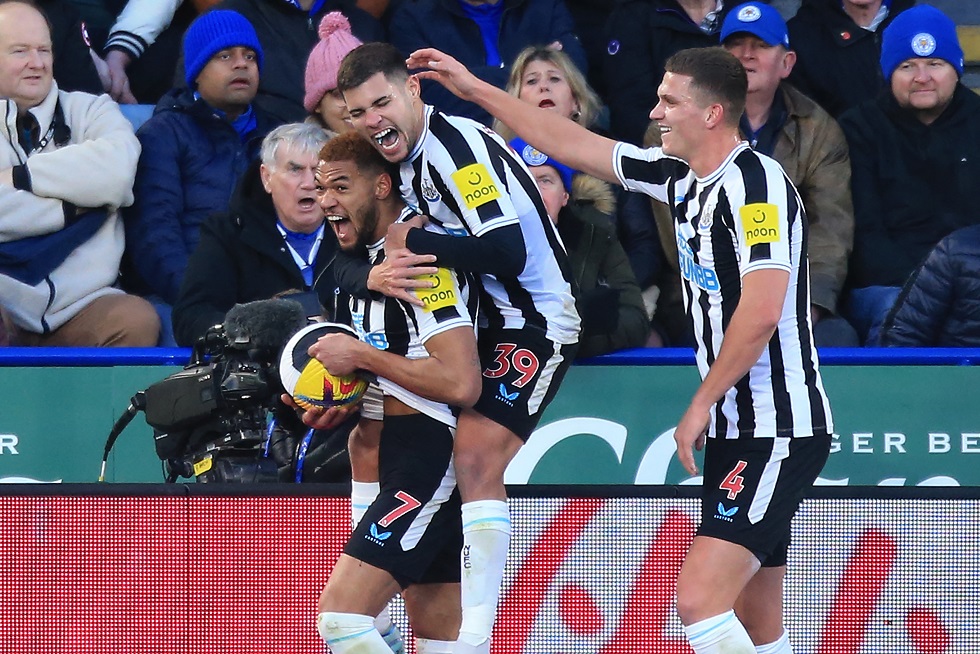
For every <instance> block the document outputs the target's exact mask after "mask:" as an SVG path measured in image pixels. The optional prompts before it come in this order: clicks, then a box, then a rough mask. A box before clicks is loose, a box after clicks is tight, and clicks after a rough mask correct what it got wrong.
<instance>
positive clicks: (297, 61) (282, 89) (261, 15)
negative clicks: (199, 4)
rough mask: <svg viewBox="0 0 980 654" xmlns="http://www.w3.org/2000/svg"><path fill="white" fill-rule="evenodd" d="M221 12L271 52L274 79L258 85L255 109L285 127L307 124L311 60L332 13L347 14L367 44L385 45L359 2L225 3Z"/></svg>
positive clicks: (267, 77)
mask: <svg viewBox="0 0 980 654" xmlns="http://www.w3.org/2000/svg"><path fill="white" fill-rule="evenodd" d="M215 7H216V8H218V9H233V10H234V11H237V12H238V13H240V14H242V15H243V16H245V18H247V19H248V20H249V22H250V23H252V25H253V26H254V27H255V31H256V32H258V35H259V41H260V42H262V43H267V44H274V47H273V45H270V46H268V47H267V51H266V53H265V55H266V62H265V63H266V67H267V70H269V71H275V74H271V75H265V76H263V77H262V79H261V80H260V81H259V93H258V95H257V96H256V97H255V104H256V105H257V106H258V107H261V108H262V109H263V110H265V111H266V112H267V113H269V114H271V115H272V116H274V117H275V118H276V119H278V120H280V121H283V122H292V121H300V120H303V119H304V118H306V110H305V109H304V108H303V96H304V95H305V92H306V91H305V88H304V85H303V78H304V74H305V70H306V60H307V59H308V58H309V56H310V52H311V51H312V50H313V47H314V46H315V45H316V44H317V43H318V42H319V39H320V36H319V33H318V30H317V27H318V26H319V24H320V21H321V20H322V19H323V17H324V16H326V15H327V14H328V13H330V12H331V11H342V12H343V14H344V15H345V16H347V18H348V19H349V20H350V24H351V31H352V32H353V33H354V35H355V36H357V38H358V39H360V40H361V41H363V42H365V43H366V42H368V41H383V40H384V32H383V30H382V29H381V24H380V23H379V22H378V21H377V20H376V19H375V18H374V17H373V16H371V15H370V14H368V13H366V12H365V11H363V10H361V9H359V8H358V7H357V6H356V4H355V2H354V0H222V1H221V2H219V3H218V4H217V5H215Z"/></svg>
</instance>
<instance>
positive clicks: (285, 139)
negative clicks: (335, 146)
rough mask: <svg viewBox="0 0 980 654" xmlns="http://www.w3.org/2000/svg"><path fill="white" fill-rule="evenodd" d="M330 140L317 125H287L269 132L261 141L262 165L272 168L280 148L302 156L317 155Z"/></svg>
mask: <svg viewBox="0 0 980 654" xmlns="http://www.w3.org/2000/svg"><path fill="white" fill-rule="evenodd" d="M329 140H330V135H329V134H328V133H327V131H326V130H325V129H323V128H322V127H320V126H319V125H314V124H312V123H287V124H285V125H280V126H279V127H277V128H275V129H274V130H272V131H271V132H269V133H268V134H267V135H266V137H265V139H263V141H262V153H261V158H262V163H263V164H264V165H265V166H266V168H274V167H275V165H276V154H278V153H279V148H280V147H281V146H286V147H289V148H292V149H293V150H295V151H297V152H300V153H302V154H313V155H319V153H320V148H322V147H323V145H324V144H325V143H326V142H327V141H329Z"/></svg>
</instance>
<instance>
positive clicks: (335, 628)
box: [317, 554, 399, 654]
mask: <svg viewBox="0 0 980 654" xmlns="http://www.w3.org/2000/svg"><path fill="white" fill-rule="evenodd" d="M398 590H399V585H398V582H396V581H395V579H394V577H392V576H391V574H390V573H388V572H386V571H384V570H382V569H380V568H377V567H375V566H373V565H370V564H367V563H364V562H363V561H359V560H357V559H355V558H354V557H352V556H349V555H347V554H341V555H340V558H339V559H338V560H337V564H336V565H335V566H334V569H333V571H332V572H331V573H330V578H329V579H328V580H327V585H326V586H325V587H324V589H323V592H322V593H321V594H320V603H319V607H318V609H319V613H318V615H317V631H318V632H319V633H320V637H321V638H323V642H324V643H325V644H326V645H327V647H328V648H329V649H330V651H331V652H333V653H334V654H348V653H350V654H353V653H355V652H356V653H358V654H388V653H389V652H391V649H390V648H389V647H388V644H387V643H386V642H385V640H384V638H382V636H381V633H380V632H379V631H378V630H377V628H375V626H374V618H375V616H376V615H377V614H378V613H379V612H380V611H381V609H382V608H384V606H385V605H387V603H388V601H389V600H390V599H391V598H392V597H394V595H395V593H397V592H398Z"/></svg>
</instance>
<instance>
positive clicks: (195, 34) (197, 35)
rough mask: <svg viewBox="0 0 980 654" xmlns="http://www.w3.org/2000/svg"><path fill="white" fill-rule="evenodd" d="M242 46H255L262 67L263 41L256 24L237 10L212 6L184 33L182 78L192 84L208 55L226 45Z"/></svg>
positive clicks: (190, 85)
mask: <svg viewBox="0 0 980 654" xmlns="http://www.w3.org/2000/svg"><path fill="white" fill-rule="evenodd" d="M238 46H242V47H245V48H251V49H252V50H255V56H256V62H257V63H258V65H259V70H262V45H261V44H259V37H258V35H257V34H256V33H255V28H254V27H252V23H250V22H248V19H247V18H245V17H244V16H242V15H241V14H240V13H238V12H237V11H231V10H228V9H215V10H212V11H209V12H207V13H204V14H201V15H200V16H198V17H197V18H196V19H195V20H194V22H193V23H191V26H190V27H188V28H187V32H185V33H184V80H185V81H186V82H187V86H188V87H190V88H194V84H195V82H196V81H197V76H198V75H200V74H201V69H202V68H204V67H205V66H206V65H207V64H208V62H209V61H211V57H213V56H214V55H216V54H217V53H219V52H221V51H222V50H224V49H226V48H234V47H238Z"/></svg>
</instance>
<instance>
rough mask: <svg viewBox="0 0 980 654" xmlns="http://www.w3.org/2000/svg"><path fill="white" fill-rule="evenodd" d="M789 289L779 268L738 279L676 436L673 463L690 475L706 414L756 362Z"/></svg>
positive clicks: (675, 433)
mask: <svg viewBox="0 0 980 654" xmlns="http://www.w3.org/2000/svg"><path fill="white" fill-rule="evenodd" d="M788 287H789V272H788V271H787V270H784V269H782V268H763V269H760V270H754V271H752V272H749V273H747V274H746V275H745V276H744V277H742V294H741V297H740V298H739V300H738V306H737V307H735V312H734V313H733V314H732V319H731V321H730V322H729V323H728V328H727V329H726V330H725V338H724V340H723V341H722V345H721V350H719V352H718V358H716V359H715V361H714V363H712V364H711V368H710V369H709V370H708V374H707V375H706V376H705V378H704V381H702V382H701V385H700V386H699V387H698V390H697V391H696V392H695V393H694V398H693V399H692V400H691V404H690V406H689V407H688V408H687V411H685V412H684V416H683V417H682V418H681V421H680V423H678V425H677V429H676V430H674V440H675V442H676V443H677V457H678V458H679V459H680V462H681V463H682V464H683V465H684V468H685V469H686V470H687V471H688V472H689V473H691V474H692V475H693V474H697V466H695V464H694V451H693V448H697V449H698V450H700V449H701V448H702V447H703V446H704V435H705V431H706V430H707V428H708V422H709V415H710V411H711V410H712V409H713V408H714V406H715V404H716V403H717V402H718V400H720V399H721V398H722V397H724V395H725V393H727V392H728V389H730V388H732V387H733V386H734V385H735V384H736V383H738V381H739V380H740V379H742V378H743V377H744V376H745V375H746V373H748V371H749V370H750V369H751V368H752V366H754V365H755V364H756V363H757V362H758V361H759V358H760V357H761V356H762V353H763V351H765V349H766V345H767V344H768V343H769V340H770V339H771V338H772V335H773V333H774V332H775V331H776V326H777V325H778V324H779V318H780V316H781V315H782V310H783V302H784V301H785V298H786V290H787V288H788Z"/></svg>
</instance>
